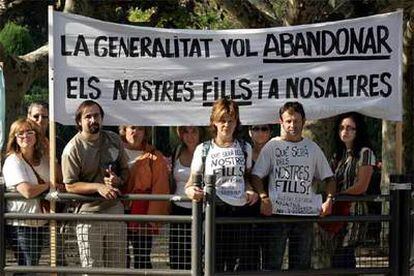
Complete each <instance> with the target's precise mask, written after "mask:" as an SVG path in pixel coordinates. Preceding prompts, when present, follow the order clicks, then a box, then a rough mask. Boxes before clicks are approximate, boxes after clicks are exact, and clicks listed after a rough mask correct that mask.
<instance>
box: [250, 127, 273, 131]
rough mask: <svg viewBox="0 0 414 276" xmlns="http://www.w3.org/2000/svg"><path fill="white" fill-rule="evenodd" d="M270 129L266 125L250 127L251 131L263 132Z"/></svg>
mask: <svg viewBox="0 0 414 276" xmlns="http://www.w3.org/2000/svg"><path fill="white" fill-rule="evenodd" d="M269 130H270V129H269V128H268V127H252V131H255V132H256V131H263V132H266V131H269Z"/></svg>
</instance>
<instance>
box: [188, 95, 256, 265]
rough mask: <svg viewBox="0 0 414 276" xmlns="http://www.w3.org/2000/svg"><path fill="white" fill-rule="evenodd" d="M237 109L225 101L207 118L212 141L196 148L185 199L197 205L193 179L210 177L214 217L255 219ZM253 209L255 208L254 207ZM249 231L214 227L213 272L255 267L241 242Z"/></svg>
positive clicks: (248, 157) (199, 195)
mask: <svg viewBox="0 0 414 276" xmlns="http://www.w3.org/2000/svg"><path fill="white" fill-rule="evenodd" d="M240 125H241V123H240V119H239V108H238V106H237V103H236V102H234V101H232V100H229V99H220V100H217V101H216V102H215V103H214V105H213V109H212V112H211V116H210V129H211V131H212V134H213V139H212V140H209V141H206V142H204V143H203V144H200V145H198V146H197V148H196V150H195V152H194V157H193V160H192V163H191V177H190V178H189V180H188V182H187V184H186V191H185V192H186V194H187V195H188V197H189V198H191V199H193V200H196V201H200V200H202V199H203V197H204V191H203V187H197V186H195V185H194V183H193V179H195V177H196V176H197V175H202V176H204V179H205V176H208V175H214V178H215V182H214V184H215V187H216V195H217V199H216V215H217V216H218V217H250V216H256V215H259V208H258V205H257V204H256V205H255V203H256V202H257V200H258V195H257V193H256V192H255V191H254V190H253V188H252V187H251V185H250V179H249V173H250V170H251V167H252V148H251V146H250V144H248V143H246V142H245V141H242V140H240V139H238V138H237V134H238V133H239V127H240ZM255 206H256V207H255ZM250 232H251V231H250V228H249V226H248V225H246V224H241V225H234V224H230V225H226V224H219V225H217V236H216V256H217V257H216V260H217V261H216V270H217V271H218V272H220V271H229V272H233V271H243V270H249V268H251V267H252V266H255V265H256V264H251V263H249V259H251V258H249V255H250V252H249V249H250V248H251V244H248V243H247V242H246V239H243V238H244V237H246V236H249V235H250Z"/></svg>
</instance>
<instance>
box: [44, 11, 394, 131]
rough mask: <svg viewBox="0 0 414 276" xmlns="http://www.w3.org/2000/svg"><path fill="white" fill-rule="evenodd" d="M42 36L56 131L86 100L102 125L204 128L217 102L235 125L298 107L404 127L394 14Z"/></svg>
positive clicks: (85, 26) (78, 24)
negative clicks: (235, 112)
mask: <svg viewBox="0 0 414 276" xmlns="http://www.w3.org/2000/svg"><path fill="white" fill-rule="evenodd" d="M49 26H51V28H50V32H52V34H49V35H50V36H51V37H53V43H51V47H52V48H53V49H52V50H51V51H53V52H51V53H50V55H51V64H50V66H52V68H51V72H52V73H53V74H51V76H52V77H51V80H50V81H51V82H53V85H51V87H53V90H54V91H53V92H54V108H55V110H56V112H55V114H54V116H56V118H55V121H57V122H60V123H63V124H73V123H74V112H75V110H76V107H77V106H78V105H79V104H80V103H81V102H82V101H84V100H86V99H91V100H95V101H97V102H99V103H100V104H101V105H102V106H103V109H104V110H105V112H106V115H105V124H108V125H119V124H123V123H128V124H136V125H158V126H161V125H165V126H168V125H206V124H208V121H209V114H210V111H211V108H210V107H211V105H212V103H213V102H214V101H215V100H216V99H218V98H220V97H223V96H228V97H230V98H232V99H234V100H235V101H237V102H238V103H239V105H240V107H241V108H240V109H241V120H242V122H243V124H256V123H269V122H274V121H275V120H276V119H277V117H278V116H277V111H278V109H279V107H280V106H282V105H283V103H285V102H286V101H299V102H301V103H302V104H303V105H304V106H305V111H306V114H307V117H308V118H309V119H319V118H324V117H330V116H333V115H336V114H339V113H343V112H347V111H358V112H361V113H363V114H365V115H368V116H372V117H377V118H382V119H387V120H397V121H398V120H401V119H402V99H401V98H402V97H401V87H402V84H401V81H402V75H401V58H402V54H401V52H402V11H398V12H393V13H387V14H381V15H375V16H370V17H365V18H357V19H353V20H344V21H337V22H328V23H319V24H311V25H302V26H290V27H278V28H267V29H242V30H218V31H211V30H177V29H159V28H148V27H136V26H129V25H120V24H114V23H108V22H102V21H99V20H95V19H91V18H87V17H82V16H78V15H74V14H67V13H60V12H54V11H50V13H49ZM52 45H53V46H52ZM52 116H53V115H52Z"/></svg>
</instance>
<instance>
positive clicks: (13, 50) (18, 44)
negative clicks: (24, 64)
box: [0, 22, 34, 55]
mask: <svg viewBox="0 0 414 276" xmlns="http://www.w3.org/2000/svg"><path fill="white" fill-rule="evenodd" d="M0 43H1V44H3V46H4V48H5V49H6V52H7V53H8V54H14V55H23V54H26V53H28V52H30V51H32V50H34V44H33V39H32V37H31V36H30V32H29V30H28V29H27V28H26V27H24V26H19V25H17V24H15V23H13V22H8V23H7V24H6V25H5V26H4V28H3V29H2V30H1V32H0Z"/></svg>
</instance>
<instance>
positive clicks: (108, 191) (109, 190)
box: [98, 185, 120, 199]
mask: <svg viewBox="0 0 414 276" xmlns="http://www.w3.org/2000/svg"><path fill="white" fill-rule="evenodd" d="M98 193H99V194H100V195H101V196H102V197H103V198H105V199H115V198H117V197H118V195H119V194H120V192H119V190H118V189H117V188H114V187H112V186H108V185H99V188H98Z"/></svg>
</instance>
